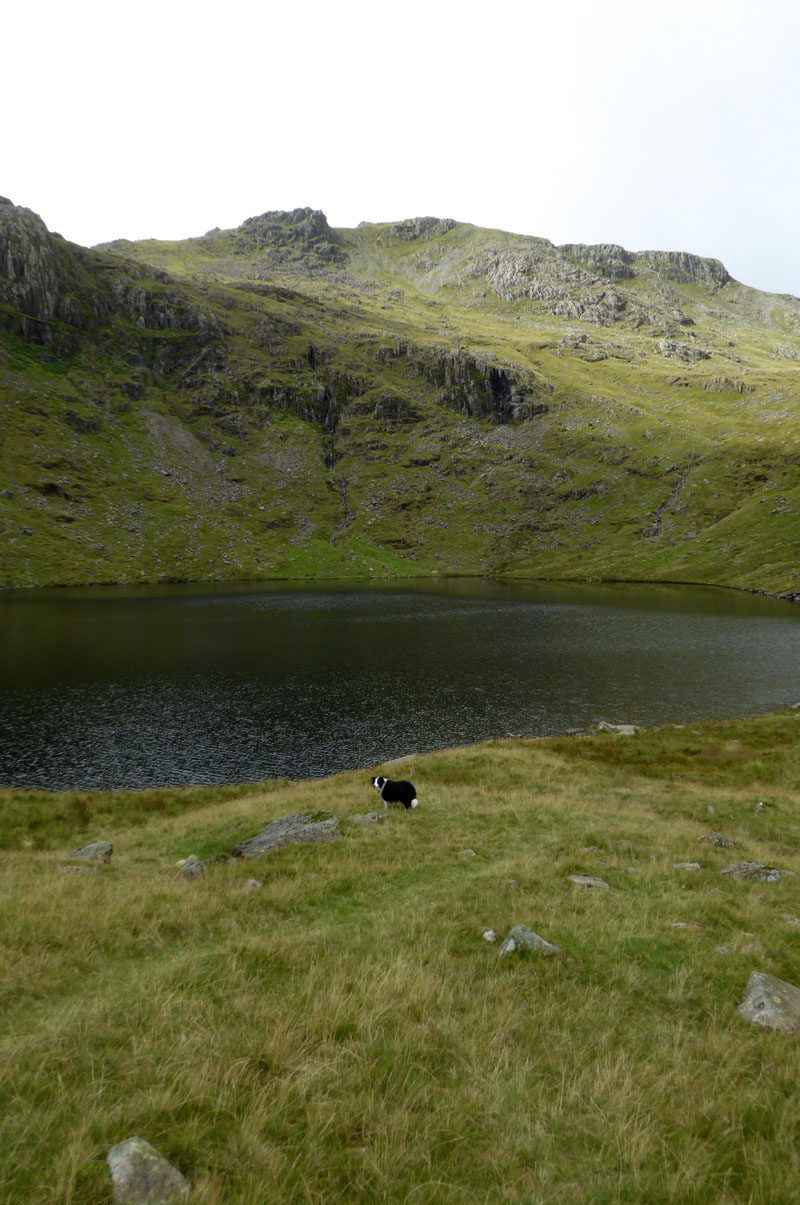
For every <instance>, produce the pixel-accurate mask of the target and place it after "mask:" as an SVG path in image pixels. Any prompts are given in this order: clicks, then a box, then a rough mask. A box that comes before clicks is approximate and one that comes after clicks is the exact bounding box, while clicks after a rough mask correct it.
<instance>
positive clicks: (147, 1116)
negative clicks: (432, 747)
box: [0, 713, 800, 1205]
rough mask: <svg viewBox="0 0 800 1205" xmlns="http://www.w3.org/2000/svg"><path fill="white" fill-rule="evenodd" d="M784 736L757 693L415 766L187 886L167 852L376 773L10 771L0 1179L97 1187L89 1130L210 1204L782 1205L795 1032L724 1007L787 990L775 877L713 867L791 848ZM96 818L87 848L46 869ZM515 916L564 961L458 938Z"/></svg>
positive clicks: (37, 1187)
mask: <svg viewBox="0 0 800 1205" xmlns="http://www.w3.org/2000/svg"><path fill="white" fill-rule="evenodd" d="M799 733H800V721H799V720H798V718H797V713H781V714H777V715H773V716H768V717H764V718H760V719H756V720H740V721H732V722H730V723H725V724H720V723H715V724H710V723H709V724H695V725H692V726H691V727H686V728H683V729H681V728H668V729H663V730H659V731H654V732H649V733H643V734H641V735H639V736H637V737H635V738H617V737H612V736H608V735H597V736H592V737H590V738H578V739H575V738H572V739H562V740H545V741H507V742H497V743H492V744H488V745H483V746H477V747H473V748H468V749H460V750H450V751H445V752H443V753H438V754H432V755H427V756H425V757H420V758H412V759H409V760H408V761H407V762H405V763H403V764H402V765H401V766H399V767H390V769H389V772H390V773H394V774H396V775H397V776H400V775H401V774H402V775H403V776H409V777H412V778H413V779H414V781H415V782H416V785H417V787H418V789H419V794H420V798H421V801H422V806H421V807H420V809H419V810H418V811H417V812H416V813H414V814H413V815H410V816H406V815H404V814H399V813H392V814H391V815H390V817H389V819H388V820H387V821H386V822H385V823H384V824H382V825H379V826H374V827H372V828H359V827H356V826H348V825H343V830H344V839H343V840H342V841H340V842H335V843H331V844H328V845H322V846H305V847H301V846H295V847H287V848H284V849H282V850H278V851H275V852H273V853H272V854H271V855H269V856H268V857H267V858H265V859H263V860H261V861H258V862H252V861H251V862H248V863H246V864H242V865H237V866H228V865H225V864H220V865H217V866H211V867H210V868H209V869H208V871H207V874H206V877H205V879H204V880H203V881H201V882H197V883H194V882H181V881H174V879H173V875H174V866H173V863H174V862H175V860H176V859H177V858H179V857H183V856H186V855H187V854H188V853H190V852H195V853H197V854H199V855H208V854H211V853H214V852H216V851H219V850H225V849H229V848H230V846H231V845H232V844H233V843H234V842H235V841H236V840H238V839H239V838H241V837H243V836H247V835H250V834H251V833H253V832H254V831H256V830H257V829H258V828H260V827H261V826H262V825H263V824H264V823H266V822H267V821H268V820H270V819H272V818H274V817H276V816H279V815H283V814H285V813H287V812H292V811H297V810H303V809H317V808H320V807H329V808H331V809H332V810H333V811H335V812H336V813H337V814H338V815H339V816H342V817H347V816H348V815H351V814H353V813H354V812H359V811H365V810H368V809H369V808H371V807H372V806H373V801H374V796H373V795H372V792H371V791H370V788H369V783H368V772H365V773H361V774H340V775H337V776H335V777H333V778H329V779H326V780H318V781H313V782H301V783H289V784H271V785H270V787H269V789H267V788H254V789H253V790H252V791H249V792H247V791H245V792H244V793H239V794H236V795H232V796H231V795H230V792H227V793H226V791H224V790H222V789H221V790H220V791H219V792H218V793H217V795H216V797H215V794H214V792H213V791H209V790H208V789H205V790H204V791H203V792H202V793H201V792H198V793H196V794H194V793H192V792H182V793H180V797H178V796H177V794H175V793H169V792H165V793H164V794H163V798H162V799H161V803H160V804H159V803H158V801H156V802H153V801H152V800H151V803H150V806H149V807H141V806H137V804H136V797H133V799H131V797H124V796H123V797H122V798H121V799H119V800H118V802H119V810H118V811H117V812H116V813H115V812H114V810H113V808H111V807H109V806H107V805H108V797H100V796H88V797H87V798H86V799H85V800H84V802H83V806H82V807H78V808H76V807H75V806H74V802H71V801H69V800H67V801H66V803H65V797H63V796H54V797H50V800H49V801H48V799H47V798H45V797H42V796H41V795H39V796H34V795H33V794H32V793H29V794H27V795H25V794H23V793H19V792H7V793H6V794H5V797H4V799H3V803H2V810H3V814H10V813H11V811H12V809H13V811H14V824H13V826H11V827H9V828H8V830H7V832H6V841H5V845H6V852H5V853H4V854H3V864H2V866H0V924H1V925H2V929H1V930H0V946H2V949H0V971H2V981H1V982H2V996H1V997H0V1017H2V1030H1V1031H0V1032H1V1034H2V1037H1V1038H0V1149H2V1151H3V1158H2V1161H0V1190H2V1191H0V1196H1V1197H2V1199H7V1200H9V1201H11V1200H14V1201H20V1202H22V1201H25V1202H30V1203H32V1205H33V1203H38V1202H42V1203H43V1202H53V1201H59V1202H61V1201H63V1202H96V1203H99V1202H110V1200H111V1190H110V1183H109V1180H108V1174H107V1171H106V1168H105V1162H104V1160H105V1154H106V1152H107V1150H108V1149H109V1148H110V1147H111V1146H112V1145H113V1144H114V1143H115V1142H118V1141H120V1140H121V1139H123V1138H125V1137H128V1136H130V1135H133V1134H139V1135H141V1136H142V1137H145V1138H147V1139H149V1140H150V1141H151V1142H153V1143H154V1144H155V1145H156V1146H157V1147H158V1148H159V1149H160V1150H161V1151H162V1153H164V1154H165V1155H166V1156H167V1157H168V1158H170V1159H171V1160H172V1161H173V1162H174V1163H175V1164H176V1165H177V1166H178V1167H179V1168H180V1169H181V1170H182V1171H183V1172H184V1174H186V1175H187V1176H188V1178H189V1179H190V1180H191V1182H192V1184H193V1186H194V1193H193V1197H192V1200H193V1201H196V1202H204V1203H212V1202H213V1203H218V1205H222V1203H223V1202H224V1203H225V1205H229V1203H235V1202H236V1203H238V1202H247V1203H252V1205H256V1203H260V1202H264V1201H307V1202H325V1201H332V1200H343V1201H348V1202H350V1201H353V1202H368V1201H370V1202H371V1201H379V1200H386V1201H412V1202H413V1201H420V1202H430V1201H434V1202H440V1201H441V1202H472V1201H474V1202H490V1201H520V1202H523V1201H524V1202H548V1203H549V1202H576V1201H587V1202H593V1203H594V1202H603V1201H608V1202H612V1201H614V1202H616V1201H629V1202H641V1201H647V1202H665V1203H666V1202H670V1203H673V1202H698V1203H699V1202H703V1203H705V1202H709V1201H720V1202H722V1201H725V1202H734V1201H737V1202H738V1201H742V1202H764V1203H766V1202H775V1201H784V1200H785V1201H788V1200H794V1199H795V1198H796V1195H797V1187H796V1186H797V1182H798V1175H799V1174H800V1153H799V1152H798V1144H797V1135H798V1129H800V1098H798V1096H797V1092H796V1084H797V1081H798V1075H799V1074H800V1043H798V1042H797V1041H796V1040H794V1039H791V1038H786V1037H783V1036H781V1035H778V1034H772V1033H761V1032H758V1031H756V1030H754V1029H752V1028H751V1027H749V1026H747V1025H746V1024H745V1023H744V1022H743V1021H742V1020H741V1018H740V1017H739V1015H738V1013H737V1010H736V1006H737V1004H738V1002H739V1000H740V998H741V994H742V991H743V989H744V986H745V983H746V981H747V977H748V975H749V973H750V971H751V970H753V969H761V970H767V971H771V972H773V973H775V974H777V975H780V976H781V977H783V978H787V979H789V980H792V981H794V982H800V928H799V927H797V926H796V925H793V924H792V922H791V920H790V919H787V917H790V916H792V915H793V914H794V913H795V912H798V911H800V887H798V886H797V883H798V881H800V880H795V879H784V880H781V881H780V882H778V883H774V884H769V883H758V882H734V881H729V880H728V879H725V878H721V877H720V876H719V875H718V873H717V871H718V870H719V869H720V868H721V867H723V866H725V865H727V864H728V863H730V862H731V861H740V860H751V859H755V860H758V861H762V862H765V863H767V864H769V865H778V866H781V867H784V868H787V869H791V870H794V871H796V872H798V873H800V855H799V854H798V853H797V852H796V851H797V849H798V842H799V840H800V808H798V804H800V753H798V742H797V737H798V734H799ZM226 794H227V795H228V797H226ZM87 800H88V802H87ZM759 800H763V801H764V802H765V803H766V804H767V805H768V806H767V810H766V811H763V812H759V813H757V812H755V811H754V807H755V804H756V803H757V802H758V801H759ZM129 805H130V806H129ZM179 805H180V806H179ZM48 806H50V807H51V808H52V813H53V817H54V825H53V837H52V840H51V841H49V842H48V840H47V838H46V826H45V825H43V811H45V812H46V810H47V807H48ZM26 807H28V808H29V814H30V823H31V831H30V832H27V831H26V822H25V809H26ZM87 808H88V809H89V812H90V816H91V815H92V814H93V815H94V816H95V817H96V821H92V820H90V830H91V831H87V829H86V827H85V825H86V823H87V817H86V810H87ZM93 808H94V809H95V810H94V813H92V809H93ZM710 808H714V809H715V810H714V813H713V814H710V813H709V809H710ZM73 813H74V831H73V832H69V831H68V829H69V823H70V820H69V818H70V816H71V815H72V814H73ZM100 821H102V822H100ZM95 823H96V827H94V825H95ZM711 828H713V829H717V830H720V831H723V832H725V833H726V834H727V835H728V836H729V837H730V838H731V839H732V840H733V841H734V842H735V843H736V844H735V849H734V850H716V849H714V848H711V847H709V846H706V845H699V844H698V842H697V839H698V837H699V836H701V835H702V834H703V833H704V832H707V831H708V830H709V829H711ZM90 838H108V839H111V840H113V841H114V845H115V853H114V864H113V866H112V867H111V868H108V869H101V870H98V871H96V872H93V873H86V874H59V873H57V870H56V868H57V866H58V865H60V864H62V863H63V862H64V861H65V858H66V856H67V855H68V853H69V851H70V849H71V848H72V847H73V845H76V844H82V843H83V842H85V841H86V840H87V839H90ZM587 846H597V847H599V848H598V850H597V851H594V852H586V850H585V847H587ZM468 850H472V851H474V854H472V853H469V852H466V851H468ZM679 861H698V862H700V863H701V865H702V870H701V871H700V872H699V873H697V872H695V873H691V872H680V871H676V870H675V869H674V864H675V863H676V862H679ZM574 872H586V873H590V874H599V875H602V876H603V877H604V878H606V879H607V881H608V882H609V883H610V884H611V888H612V890H611V891H610V892H603V893H595V892H581V891H579V890H578V889H576V888H573V887H571V885H570V884H569V882H568V880H567V875H569V874H571V873H574ZM252 874H256V875H257V876H258V877H259V878H261V879H263V881H264V886H263V887H262V888H261V890H259V891H255V892H252V893H249V894H236V893H235V889H236V887H238V886H240V885H241V883H242V882H243V881H244V880H245V879H246V878H248V877H249V876H250V875H252ZM508 879H514V880H516V882H517V885H518V886H514V885H513V884H509V883H507V882H506V880H508ZM518 922H523V923H526V924H529V925H530V926H531V927H532V928H533V929H535V930H536V931H537V932H539V933H541V934H542V936H544V937H546V938H548V939H549V940H551V941H554V942H557V943H558V944H559V945H560V946H561V947H562V948H563V950H564V951H565V954H566V955H567V957H565V958H564V959H562V960H548V961H540V960H537V959H536V958H533V957H530V958H528V957H523V958H509V959H507V960H503V961H502V962H498V961H497V959H496V957H495V953H494V950H493V949H492V948H491V947H490V946H489V945H487V944H486V943H485V942H484V941H483V940H482V938H481V931H482V929H483V928H485V927H487V926H491V927H493V928H495V929H496V930H497V931H498V932H499V933H501V935H502V934H504V933H505V932H506V931H507V930H508V929H509V928H510V927H511V925H512V924H514V923H518ZM676 923H683V924H685V925H686V926H687V927H685V928H675V927H674V926H675V924H676ZM754 941H757V942H760V943H761V948H756V950H755V951H753V950H752V948H750V952H748V947H751V944H752V943H753V942H754ZM720 945H726V946H728V947H730V951H731V952H730V953H729V954H727V955H724V954H719V953H716V952H715V947H717V946H720Z"/></svg>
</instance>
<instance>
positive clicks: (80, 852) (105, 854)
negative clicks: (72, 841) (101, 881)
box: [69, 841, 114, 865]
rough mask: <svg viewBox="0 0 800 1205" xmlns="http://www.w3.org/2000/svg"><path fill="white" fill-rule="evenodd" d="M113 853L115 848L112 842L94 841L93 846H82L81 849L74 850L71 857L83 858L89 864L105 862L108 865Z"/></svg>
mask: <svg viewBox="0 0 800 1205" xmlns="http://www.w3.org/2000/svg"><path fill="white" fill-rule="evenodd" d="M113 852H114V846H113V845H112V844H111V842H110V841H94V842H92V844H91V845H82V846H81V848H80V849H74V850H73V851H72V853H71V854H70V855H69V856H70V857H71V858H82V859H84V860H85V861H87V862H105V863H106V865H107V864H108V863H109V862H110V861H111V855H112V854H113Z"/></svg>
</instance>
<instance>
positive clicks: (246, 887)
mask: <svg viewBox="0 0 800 1205" xmlns="http://www.w3.org/2000/svg"><path fill="white" fill-rule="evenodd" d="M263 886H264V884H263V883H262V881H261V879H245V881H244V882H243V883H242V885H241V886H240V887H237V888H236V894H237V895H244V894H246V893H247V892H249V891H258V890H259V888H261V887H263Z"/></svg>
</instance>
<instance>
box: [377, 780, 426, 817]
mask: <svg viewBox="0 0 800 1205" xmlns="http://www.w3.org/2000/svg"><path fill="white" fill-rule="evenodd" d="M372 785H373V787H374V788H375V790H376V791H377V792H378V794H379V795H380V797H381V799H382V800H383V806H384V807H385V808H388V806H389V804H390V803H402V805H403V807H404V808H405V809H406V811H407V812H410V811H411V809H412V808H418V807H419V800H418V799H417V788H416V787H415V786H414V784H413V782H392V780H391V778H383V777H378V778H373V780H372Z"/></svg>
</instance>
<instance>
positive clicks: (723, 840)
mask: <svg viewBox="0 0 800 1205" xmlns="http://www.w3.org/2000/svg"><path fill="white" fill-rule="evenodd" d="M697 840H698V841H699V842H700V843H701V844H702V845H714V846H716V848H717V849H732V848H733V842H732V841H731V839H730V837H726V836H725V835H724V834H723V833H704V834H703V836H702V837H698V838H697Z"/></svg>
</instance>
